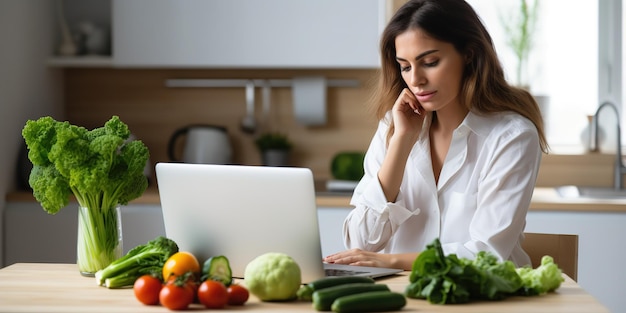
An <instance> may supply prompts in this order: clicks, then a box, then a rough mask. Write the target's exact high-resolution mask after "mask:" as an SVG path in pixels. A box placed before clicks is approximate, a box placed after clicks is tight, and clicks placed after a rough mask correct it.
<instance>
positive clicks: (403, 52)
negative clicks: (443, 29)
mask: <svg viewBox="0 0 626 313" xmlns="http://www.w3.org/2000/svg"><path fill="white" fill-rule="evenodd" d="M395 44H396V60H397V62H398V64H399V65H400V73H401V75H402V78H403V79H404V82H405V83H406V85H407V86H408V87H409V89H410V90H411V91H412V92H413V94H415V96H416V97H417V100H418V101H419V102H420V104H421V105H422V107H423V108H424V109H425V110H426V111H438V110H442V109H444V108H449V109H453V108H452V107H455V108H459V107H460V106H461V104H460V101H459V90H460V88H461V78H462V75H463V68H464V66H465V58H464V57H463V55H461V54H460V53H459V52H458V51H457V50H456V49H455V48H454V46H453V45H452V44H450V43H447V42H443V41H439V40H436V39H433V38H431V37H429V36H428V35H427V34H426V33H425V32H423V31H421V30H419V29H410V30H407V31H406V32H404V33H401V34H400V35H398V36H397V37H396V40H395Z"/></svg>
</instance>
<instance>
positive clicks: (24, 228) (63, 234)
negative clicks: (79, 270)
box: [2, 202, 165, 265]
mask: <svg viewBox="0 0 626 313" xmlns="http://www.w3.org/2000/svg"><path fill="white" fill-rule="evenodd" d="M4 212H5V213H4V214H5V215H4V225H3V227H2V229H3V230H4V241H5V242H4V245H3V246H4V262H3V264H4V265H10V264H13V263H17V262H37V263H39V262H52V263H75V262H76V236H77V231H78V205H77V204H76V203H70V204H69V205H68V206H67V207H65V208H63V209H61V210H60V211H59V212H58V213H57V214H56V215H50V214H48V213H46V212H45V211H44V210H43V209H42V208H41V206H40V205H39V203H37V202H7V205H6V207H5V211H4ZM121 212H122V240H123V248H124V249H123V250H124V253H127V252H128V250H130V249H132V248H133V247H135V246H137V245H140V244H144V243H146V242H148V241H150V240H152V239H154V238H156V237H157V236H159V235H165V227H164V226H163V217H162V214H161V206H160V205H153V204H132V203H131V204H129V205H127V206H123V207H122V209H121Z"/></svg>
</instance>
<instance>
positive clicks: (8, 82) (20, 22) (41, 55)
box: [0, 0, 63, 267]
mask: <svg viewBox="0 0 626 313" xmlns="http://www.w3.org/2000/svg"><path fill="white" fill-rule="evenodd" d="M55 4H56V1H39V0H20V1H0V137H1V138H2V140H1V141H0V142H1V143H2V145H1V147H0V195H1V197H0V243H2V244H1V246H0V267H1V266H3V265H4V264H3V262H4V257H3V251H4V219H3V217H4V208H5V199H6V194H7V192H9V191H12V190H14V189H15V185H16V184H15V180H16V179H15V175H16V173H15V170H16V162H17V156H18V152H19V149H20V145H21V143H22V142H23V139H22V136H21V130H22V127H23V126H24V124H25V123H26V120H28V119H36V118H38V117H40V116H43V115H51V116H53V117H55V118H59V119H61V118H63V117H62V116H61V114H62V106H61V102H62V101H61V99H62V72H61V71H60V70H52V69H49V68H48V67H47V66H46V60H47V58H48V56H49V55H50V54H51V53H52V51H53V46H54V42H53V41H54V40H53V35H52V34H53V33H54V31H55V29H56V27H57V23H56V21H55V19H54V16H53V12H54V5H55ZM42 235H44V234H42Z"/></svg>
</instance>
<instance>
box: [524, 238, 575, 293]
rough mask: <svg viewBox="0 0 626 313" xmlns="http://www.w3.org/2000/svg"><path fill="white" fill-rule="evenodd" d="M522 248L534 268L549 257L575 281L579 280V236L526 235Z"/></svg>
mask: <svg viewBox="0 0 626 313" xmlns="http://www.w3.org/2000/svg"><path fill="white" fill-rule="evenodd" d="M524 236H525V237H526V238H525V239H524V242H522V248H523V249H524V251H526V253H528V255H529V256H530V261H531V262H532V266H533V268H536V267H537V266H539V265H541V258H542V257H543V256H544V255H549V256H551V257H552V258H553V259H554V263H556V264H557V265H558V266H559V268H560V269H561V270H562V271H563V273H565V274H566V275H567V276H569V277H570V278H571V279H573V280H575V281H576V280H577V278H578V235H563V234H539V233H524Z"/></svg>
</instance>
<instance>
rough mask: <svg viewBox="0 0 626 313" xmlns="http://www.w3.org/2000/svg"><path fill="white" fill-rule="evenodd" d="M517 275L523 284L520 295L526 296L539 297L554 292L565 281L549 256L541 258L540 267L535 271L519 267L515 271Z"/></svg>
mask: <svg viewBox="0 0 626 313" xmlns="http://www.w3.org/2000/svg"><path fill="white" fill-rule="evenodd" d="M517 273H518V274H519V276H520V277H521V279H522V282H523V288H522V289H521V290H520V293H521V294H524V295H528V296H532V295H540V294H544V293H547V292H550V291H553V290H556V289H557V288H559V286H560V285H561V283H562V282H563V281H564V280H565V279H564V278H563V276H562V275H561V273H562V272H561V269H560V268H559V267H558V265H556V263H554V259H553V258H552V257H551V256H549V255H544V256H543V257H542V258H541V265H539V266H538V267H537V268H536V269H532V268H530V267H520V268H518V269H517Z"/></svg>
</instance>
